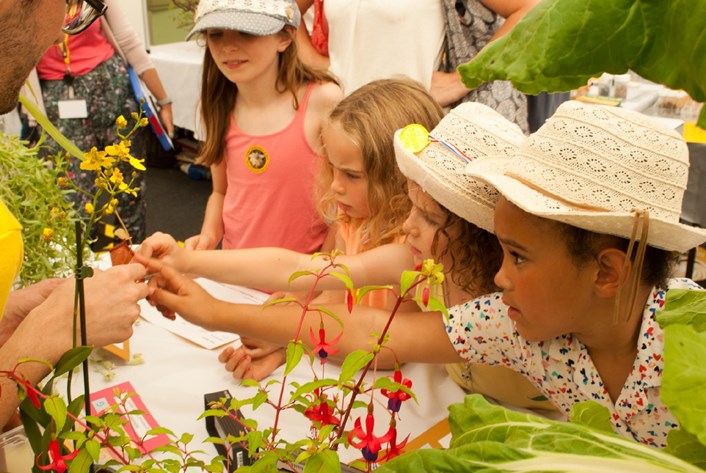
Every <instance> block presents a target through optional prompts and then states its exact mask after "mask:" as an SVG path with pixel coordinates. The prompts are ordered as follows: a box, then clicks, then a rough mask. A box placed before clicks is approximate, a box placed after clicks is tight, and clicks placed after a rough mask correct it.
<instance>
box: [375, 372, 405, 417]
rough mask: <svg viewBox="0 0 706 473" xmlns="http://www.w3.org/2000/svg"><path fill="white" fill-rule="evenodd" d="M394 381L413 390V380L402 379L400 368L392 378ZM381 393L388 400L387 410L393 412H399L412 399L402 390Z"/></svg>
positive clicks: (382, 391) (383, 390)
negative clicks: (403, 404) (404, 403)
mask: <svg viewBox="0 0 706 473" xmlns="http://www.w3.org/2000/svg"><path fill="white" fill-rule="evenodd" d="M392 380H393V381H394V382H395V383H397V384H401V385H402V386H404V387H406V388H407V389H411V388H412V380H410V379H407V378H402V371H400V369H399V367H395V374H394V375H393V376H392ZM380 392H381V393H382V395H383V396H385V397H386V398H387V399H388V400H387V408H388V409H389V410H390V411H392V412H399V411H400V407H402V403H403V402H404V401H406V400H407V399H409V398H410V397H412V396H410V395H409V394H407V393H406V392H404V391H403V390H402V389H398V390H397V391H388V390H387V389H381V390H380Z"/></svg>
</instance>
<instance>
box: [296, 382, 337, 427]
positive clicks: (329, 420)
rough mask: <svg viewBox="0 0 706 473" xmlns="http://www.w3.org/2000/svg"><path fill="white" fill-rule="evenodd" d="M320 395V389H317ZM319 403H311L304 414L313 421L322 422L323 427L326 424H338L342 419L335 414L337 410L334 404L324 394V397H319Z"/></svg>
mask: <svg viewBox="0 0 706 473" xmlns="http://www.w3.org/2000/svg"><path fill="white" fill-rule="evenodd" d="M315 393H316V394H317V395H318V389H317V390H316V391H315ZM318 401H319V403H318V404H311V405H310V406H309V407H308V408H307V409H306V411H304V415H305V416H306V417H307V418H308V419H309V420H310V421H312V422H320V423H321V427H323V426H325V425H338V424H339V423H340V422H341V421H340V420H339V418H338V417H336V416H335V415H333V414H334V413H335V412H336V409H335V408H334V406H332V405H331V403H330V402H329V401H328V399H326V395H325V394H324V395H323V396H322V397H320V398H318Z"/></svg>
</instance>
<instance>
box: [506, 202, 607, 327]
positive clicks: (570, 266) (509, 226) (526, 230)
mask: <svg viewBox="0 0 706 473" xmlns="http://www.w3.org/2000/svg"><path fill="white" fill-rule="evenodd" d="M495 233H496V235H497V237H498V240H499V241H500V245H501V246H502V249H503V263H502V266H501V268H500V271H498V274H497V275H496V276H495V283H496V284H497V285H498V286H499V287H500V289H502V291H503V302H505V304H507V305H508V306H510V309H509V311H508V316H509V317H510V318H511V319H512V320H513V321H514V322H515V327H516V328H517V331H518V332H519V333H520V335H522V336H523V337H524V338H526V339H527V340H530V341H540V340H549V339H551V338H554V337H557V336H560V335H563V334H568V333H573V334H575V335H580V334H582V333H588V332H591V331H593V330H595V325H596V323H597V322H596V318H595V315H596V314H595V311H596V307H595V302H594V301H595V299H593V298H592V290H593V281H594V280H595V277H596V274H597V268H596V265H594V264H591V263H589V264H586V265H583V266H582V267H580V268H579V267H577V265H576V264H575V263H574V261H573V260H572V259H571V257H570V255H569V254H568V251H567V248H566V242H565V238H564V236H563V235H562V234H561V233H560V230H559V226H558V224H556V223H555V222H552V221H550V220H547V219H543V218H539V217H536V216H533V215H530V214H528V213H527V212H524V211H523V210H521V209H520V208H518V207H517V206H515V205H514V204H512V203H510V202H508V201H507V200H506V199H505V198H502V197H501V198H500V200H499V201H498V204H497V206H496V207H495Z"/></svg>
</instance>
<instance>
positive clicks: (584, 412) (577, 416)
mask: <svg viewBox="0 0 706 473" xmlns="http://www.w3.org/2000/svg"><path fill="white" fill-rule="evenodd" d="M569 420H570V421H571V422H573V423H575V424H580V425H585V426H586V427H593V428H594V429H597V430H603V431H605V432H611V433H612V432H613V424H611V423H610V411H609V410H608V408H607V407H605V406H602V405H600V404H598V403H597V402H596V401H581V402H577V403H575V404H574V405H573V407H572V408H571V412H570V413H569Z"/></svg>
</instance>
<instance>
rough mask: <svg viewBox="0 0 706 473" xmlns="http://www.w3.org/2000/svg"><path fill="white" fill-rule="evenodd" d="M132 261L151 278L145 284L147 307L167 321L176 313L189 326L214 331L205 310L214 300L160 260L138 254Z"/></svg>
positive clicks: (207, 312) (197, 285)
mask: <svg viewBox="0 0 706 473" xmlns="http://www.w3.org/2000/svg"><path fill="white" fill-rule="evenodd" d="M135 260H136V261H137V262H138V263H140V264H142V265H144V266H145V268H146V269H147V271H148V272H149V273H150V274H151V275H152V277H151V278H150V281H149V292H150V294H149V296H148V297H147V301H148V302H149V303H150V304H151V305H153V306H155V307H156V308H157V310H159V311H160V312H162V314H164V316H165V317H167V318H170V319H173V318H174V315H173V314H175V313H178V314H179V315H181V316H182V317H183V318H184V319H186V320H188V321H189V322H191V323H193V324H196V325H200V326H202V327H204V328H206V329H209V330H212V329H215V328H214V327H213V326H212V323H213V321H212V320H211V319H210V318H209V317H208V314H209V313H210V311H209V310H208V308H209V307H212V306H213V304H216V303H217V300H216V299H215V298H214V297H213V296H211V295H210V294H209V293H208V292H207V291H206V290H205V289H203V288H202V287H201V286H200V285H199V284H197V283H196V282H194V281H193V280H192V279H191V278H189V277H188V276H184V275H183V274H181V273H180V272H178V271H177V270H176V269H174V268H173V267H171V266H169V265H167V264H164V263H163V262H162V261H160V260H157V259H154V258H151V259H147V258H144V257H142V256H140V255H136V256H135Z"/></svg>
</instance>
